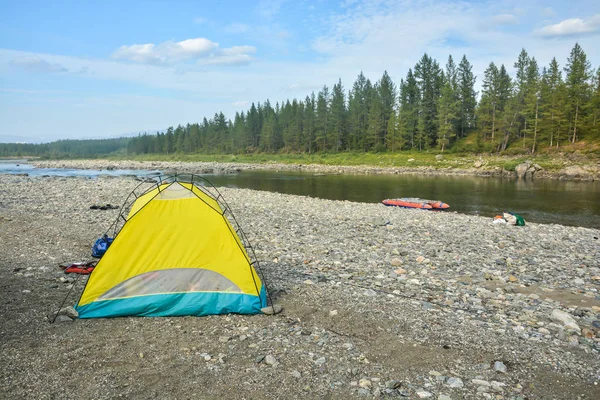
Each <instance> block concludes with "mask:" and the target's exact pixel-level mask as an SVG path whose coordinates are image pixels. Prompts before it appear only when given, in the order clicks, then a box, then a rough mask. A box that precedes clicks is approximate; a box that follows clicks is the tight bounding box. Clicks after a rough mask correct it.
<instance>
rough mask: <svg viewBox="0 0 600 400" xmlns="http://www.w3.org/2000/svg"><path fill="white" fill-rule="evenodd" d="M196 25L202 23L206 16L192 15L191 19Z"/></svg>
mask: <svg viewBox="0 0 600 400" xmlns="http://www.w3.org/2000/svg"><path fill="white" fill-rule="evenodd" d="M192 21H193V22H194V23H195V24H196V25H202V24H204V23H205V22H206V18H203V17H194V19H193V20H192Z"/></svg>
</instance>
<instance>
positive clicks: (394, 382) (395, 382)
mask: <svg viewBox="0 0 600 400" xmlns="http://www.w3.org/2000/svg"><path fill="white" fill-rule="evenodd" d="M400 386H402V382H400V381H399V380H396V379H392V380H389V381H387V382H386V383H385V387H386V388H388V389H398V388H399V387H400Z"/></svg>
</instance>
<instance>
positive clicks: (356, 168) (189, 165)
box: [33, 158, 600, 181]
mask: <svg viewBox="0 0 600 400" xmlns="http://www.w3.org/2000/svg"><path fill="white" fill-rule="evenodd" d="M438 162H439V165H436V166H428V167H414V168H412V167H376V166H371V165H351V166H334V165H320V164H281V163H270V162H269V163H262V164H243V163H217V162H181V161H123V160H121V161H110V160H49V161H35V162H33V164H34V165H35V166H36V167H40V168H76V169H145V170H152V169H158V170H161V171H178V172H187V173H195V174H202V173H235V172H239V171H242V170H256V169H261V170H265V169H267V170H277V171H304V172H313V173H323V174H415V173H417V174H428V175H468V176H490V177H492V176H495V177H515V178H523V179H532V178H535V179H558V180H581V181H598V180H600V165H596V164H588V165H583V166H579V165H568V166H565V167H564V168H563V169H561V170H558V171H546V170H544V169H543V168H542V167H540V166H539V165H538V164H535V163H533V162H524V163H521V164H519V165H517V166H516V168H515V169H514V170H510V171H509V170H506V169H503V168H500V167H492V166H488V165H487V163H486V162H485V161H483V160H476V161H475V162H473V163H472V164H471V165H460V166H455V165H446V164H444V160H443V158H442V159H440V160H438Z"/></svg>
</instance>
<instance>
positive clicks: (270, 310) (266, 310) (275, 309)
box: [260, 304, 283, 315]
mask: <svg viewBox="0 0 600 400" xmlns="http://www.w3.org/2000/svg"><path fill="white" fill-rule="evenodd" d="M260 311H261V312H262V313H263V314H266V315H275V314H279V313H280V312H281V311H283V307H281V306H280V305H279V304H273V305H272V306H268V307H263V308H261V309H260Z"/></svg>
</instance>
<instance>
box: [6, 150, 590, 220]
mask: <svg viewBox="0 0 600 400" xmlns="http://www.w3.org/2000/svg"><path fill="white" fill-rule="evenodd" d="M157 172H158V171H139V170H113V171H106V170H102V171H96V170H76V169H49V168H34V167H33V166H31V165H28V164H20V165H19V166H17V163H15V162H0V173H11V174H16V173H28V174H29V175H30V176H41V175H53V176H88V177H92V178H93V177H96V176H98V175H100V174H106V175H112V176H119V175H137V176H147V175H153V174H156V173H157ZM206 178H207V179H208V180H210V181H211V182H212V183H213V184H214V185H215V186H226V187H231V188H248V189H256V190H267V191H271V192H279V193H287V194H295V195H303V196H311V197H318V198H323V199H331V200H349V201H357V202H365V203H379V202H381V200H383V199H386V198H394V197H421V198H427V199H432V200H443V201H444V202H446V203H448V204H450V207H451V208H450V210H451V211H457V212H460V213H465V214H472V215H477V214H478V215H483V216H489V217H493V216H494V215H497V214H501V213H502V212H504V211H512V212H516V213H518V214H521V215H522V216H523V217H524V218H525V220H527V221H531V222H539V223H545V224H551V223H556V224H563V225H573V226H585V227H589V228H600V182H566V181H546V180H544V181H542V180H538V181H535V180H534V181H517V180H514V179H500V178H480V177H465V176H420V175H416V174H411V175H319V174H313V173H295V172H275V171H244V172H241V173H239V174H223V175H207V176H206ZM423 212H429V211H423ZM443 212H447V211H443Z"/></svg>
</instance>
